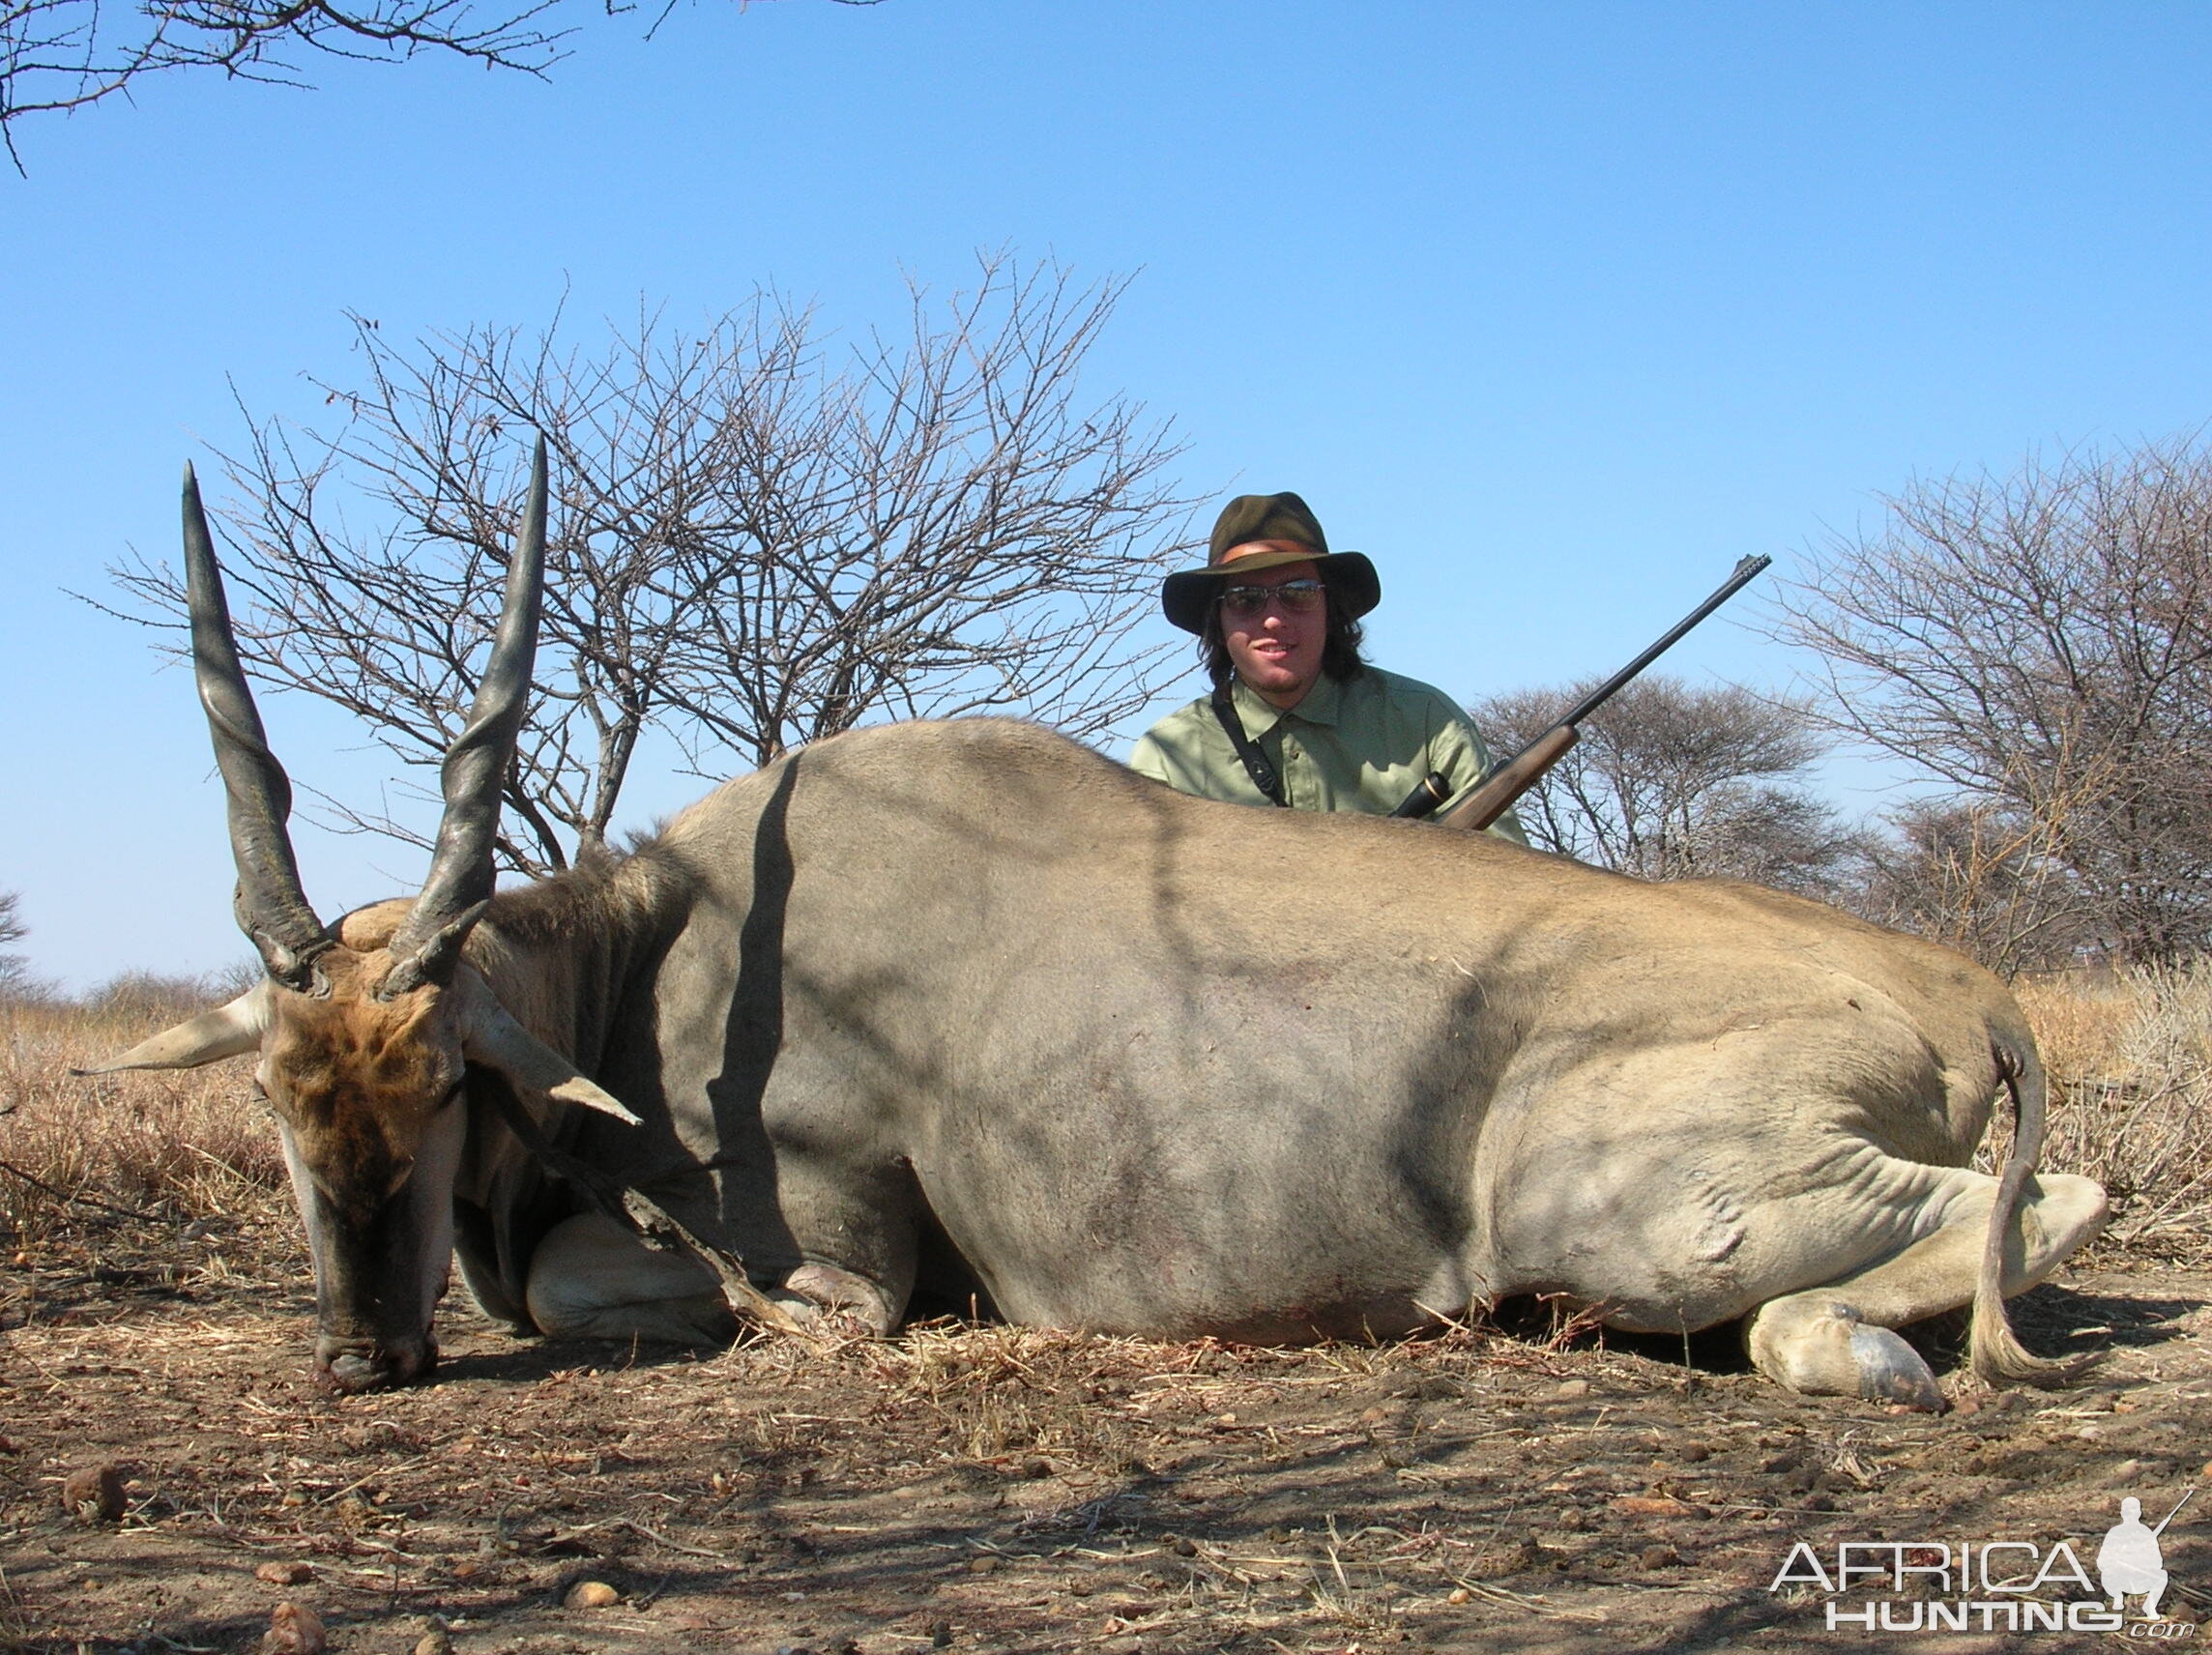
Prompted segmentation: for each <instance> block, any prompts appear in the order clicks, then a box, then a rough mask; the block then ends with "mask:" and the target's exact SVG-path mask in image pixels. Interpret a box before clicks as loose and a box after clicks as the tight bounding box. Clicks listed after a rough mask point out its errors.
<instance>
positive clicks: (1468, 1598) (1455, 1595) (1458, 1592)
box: [1444, 1586, 1474, 1604]
mask: <svg viewBox="0 0 2212 1655" xmlns="http://www.w3.org/2000/svg"><path fill="white" fill-rule="evenodd" d="M1473 1601H1474V1594H1473V1593H1472V1592H1470V1591H1469V1590H1468V1589H1467V1588H1466V1587H1465V1586H1454V1587H1452V1589H1451V1590H1450V1591H1448V1592H1446V1593H1444V1602H1446V1603H1449V1604H1463V1603H1472V1602H1473Z"/></svg>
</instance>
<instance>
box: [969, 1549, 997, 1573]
mask: <svg viewBox="0 0 2212 1655" xmlns="http://www.w3.org/2000/svg"><path fill="white" fill-rule="evenodd" d="M999 1563H1000V1560H999V1559H998V1558H996V1557H994V1556H992V1555H991V1553H988V1552H986V1553H983V1554H982V1555H981V1556H979V1557H971V1558H969V1559H968V1572H969V1573H970V1574H971V1575H989V1574H994V1573H996V1572H997V1570H998V1568H999Z"/></svg>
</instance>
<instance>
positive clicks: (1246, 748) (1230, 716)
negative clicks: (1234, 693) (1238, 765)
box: [1213, 683, 1291, 810]
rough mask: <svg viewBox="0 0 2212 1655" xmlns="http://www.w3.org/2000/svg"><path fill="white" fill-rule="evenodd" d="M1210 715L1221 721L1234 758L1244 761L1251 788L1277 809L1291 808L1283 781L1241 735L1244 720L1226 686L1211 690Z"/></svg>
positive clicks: (1247, 737) (1249, 741)
mask: <svg viewBox="0 0 2212 1655" xmlns="http://www.w3.org/2000/svg"><path fill="white" fill-rule="evenodd" d="M1213 715H1214V717H1216V718H1218V719H1220V720H1221V729H1222V733H1223V734H1224V735H1226V736H1227V737H1228V738H1229V744H1230V745H1231V746H1232V747H1235V748H1236V749H1237V757H1238V758H1239V759H1242V760H1243V761H1244V770H1245V773H1246V774H1248V775H1249V776H1251V778H1252V785H1253V786H1254V787H1256V788H1258V789H1259V790H1260V791H1261V792H1262V793H1264V794H1266V796H1267V799H1268V801H1269V802H1270V803H1272V804H1273V805H1274V806H1275V807H1276V808H1277V809H1280V810H1288V809H1290V807H1291V801H1290V800H1289V799H1288V798H1284V797H1283V778H1282V777H1281V776H1280V775H1277V774H1276V773H1275V767H1274V766H1273V765H1271V764H1269V763H1268V762H1267V755H1266V753H1263V752H1262V751H1260V744H1259V743H1258V742H1257V741H1255V740H1252V738H1251V737H1250V736H1248V735H1246V734H1245V733H1244V720H1243V719H1241V718H1239V717H1237V708H1236V706H1235V704H1234V703H1232V702H1231V701H1230V699H1229V686H1228V685H1227V684H1225V683H1224V684H1217V685H1216V686H1215V687H1214V691H1213Z"/></svg>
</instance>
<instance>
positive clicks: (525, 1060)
mask: <svg viewBox="0 0 2212 1655" xmlns="http://www.w3.org/2000/svg"><path fill="white" fill-rule="evenodd" d="M461 1050H462V1052H463V1053H465V1054H466V1055H467V1056H468V1057H469V1058H470V1059H472V1060H475V1061H477V1062H480V1063H482V1064H485V1065H486V1066H487V1067H490V1068H494V1069H497V1070H499V1072H500V1073H501V1074H503V1075H505V1076H506V1077H507V1078H508V1079H509V1080H510V1081H512V1082H513V1083H514V1084H515V1085H516V1086H517V1087H519V1088H521V1089H523V1090H524V1091H533V1092H536V1093H538V1095H539V1096H540V1097H550V1098H553V1099H555V1100H556V1101H558V1102H561V1103H573V1104H580V1105H582V1106H583V1107H584V1108H586V1109H596V1110H597V1111H598V1112H599V1113H600V1114H601V1115H611V1116H613V1117H614V1118H616V1119H617V1120H621V1121H626V1122H627V1123H628V1124H630V1125H632V1126H638V1125H642V1124H643V1122H641V1121H640V1120H639V1119H638V1118H637V1117H636V1116H634V1115H632V1114H631V1113H630V1112H629V1110H628V1109H627V1108H626V1107H625V1106H624V1104H623V1101H622V1099H620V1098H618V1097H616V1096H615V1094H614V1093H613V1092H611V1091H608V1090H606V1089H604V1088H603V1087H601V1086H599V1085H598V1083H597V1082H596V1081H594V1080H592V1079H591V1078H590V1077H589V1076H587V1075H586V1074H585V1073H584V1072H583V1070H581V1069H579V1068H577V1067H576V1065H575V1064H574V1063H571V1062H570V1061H569V1060H568V1059H566V1058H564V1057H563V1056H561V1054H560V1053H558V1052H556V1051H555V1050H553V1048H552V1047H550V1046H548V1045H546V1044H545V1042H544V1041H542V1040H540V1039H538V1036H537V1035H535V1034H533V1033H531V1032H530V1031H529V1030H527V1029H525V1028H523V1026H522V1025H521V1024H519V1023H517V1022H516V1021H515V1020H514V1014H513V1013H512V1012H510V1011H509V1010H508V1009H507V1007H506V1006H504V1005H502V1004H500V1002H498V1000H497V999H496V998H494V997H493V995H492V994H491V992H490V990H489V989H483V990H481V991H480V993H478V994H477V995H475V996H473V997H472V1000H471V1003H470V1005H469V1008H468V1014H467V1020H466V1022H465V1024H464V1026H463V1028H462V1031H461Z"/></svg>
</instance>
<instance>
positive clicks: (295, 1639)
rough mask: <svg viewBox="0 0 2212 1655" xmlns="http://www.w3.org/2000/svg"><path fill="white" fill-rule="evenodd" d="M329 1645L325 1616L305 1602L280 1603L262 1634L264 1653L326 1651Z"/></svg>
mask: <svg viewBox="0 0 2212 1655" xmlns="http://www.w3.org/2000/svg"><path fill="white" fill-rule="evenodd" d="M330 1646H331V1645H330V1638H329V1636H328V1635H327V1634H326V1633H325V1632H324V1631H323V1619H322V1616H320V1615H319V1614H317V1613H316V1612H315V1611H313V1610H311V1609H309V1608H308V1607H307V1606H306V1604H296V1603H280V1604H278V1605H277V1608H276V1609H275V1610H274V1611H271V1613H270V1616H269V1630H268V1631H267V1632H264V1633H263V1634H262V1635H261V1655H323V1652H324V1651H325V1650H327V1649H328V1648H329V1647H330Z"/></svg>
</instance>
